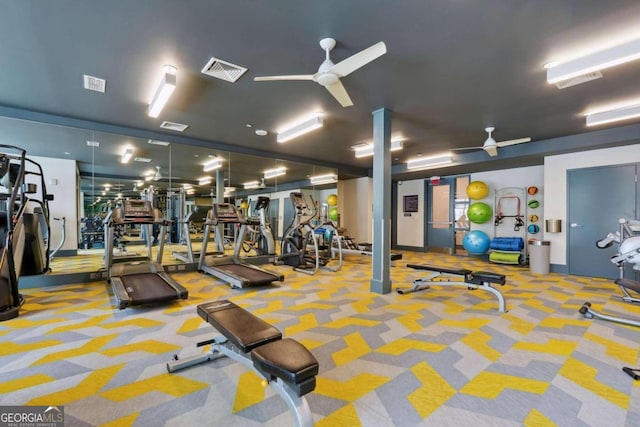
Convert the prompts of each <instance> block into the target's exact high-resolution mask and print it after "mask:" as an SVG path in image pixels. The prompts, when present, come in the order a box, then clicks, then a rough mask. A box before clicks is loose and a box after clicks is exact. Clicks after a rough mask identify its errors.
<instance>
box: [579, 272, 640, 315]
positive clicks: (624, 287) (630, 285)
mask: <svg viewBox="0 0 640 427" xmlns="http://www.w3.org/2000/svg"><path fill="white" fill-rule="evenodd" d="M615 284H616V285H618V287H619V288H620V290H621V291H622V294H623V296H622V300H623V301H624V302H636V303H637V302H640V299H639V298H637V297H634V296H632V295H631V294H630V293H629V291H633V292H634V293H636V294H640V282H638V281H637V280H632V279H625V278H620V279H616V280H615ZM578 311H579V312H580V314H582V315H583V316H584V317H585V318H587V319H594V318H596V319H600V320H608V321H610V322H616V323H621V324H623V325H629V326H640V320H635V319H626V318H624V317H618V316H612V315H610V314H604V313H599V312H597V311H595V310H593V309H592V308H591V303H590V302H585V303H584V304H582V307H580V309H579V310H578Z"/></svg>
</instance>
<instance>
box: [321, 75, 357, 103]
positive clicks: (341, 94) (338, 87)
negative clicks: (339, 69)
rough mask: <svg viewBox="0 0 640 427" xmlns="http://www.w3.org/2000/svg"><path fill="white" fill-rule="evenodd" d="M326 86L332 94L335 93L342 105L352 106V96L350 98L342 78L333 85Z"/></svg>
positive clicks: (334, 95)
mask: <svg viewBox="0 0 640 427" xmlns="http://www.w3.org/2000/svg"><path fill="white" fill-rule="evenodd" d="M325 87H326V88H327V90H328V91H329V92H330V93H331V95H333V97H334V98H335V99H337V100H338V102H339V103H340V105H342V106H343V107H350V106H352V105H353V102H351V98H349V94H348V93H347V90H346V89H345V88H344V86H343V85H342V82H341V81H340V80H338V81H337V82H335V83H334V84H332V85H328V86H325Z"/></svg>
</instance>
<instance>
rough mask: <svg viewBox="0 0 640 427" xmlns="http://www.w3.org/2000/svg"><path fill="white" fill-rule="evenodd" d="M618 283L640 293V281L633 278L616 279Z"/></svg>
mask: <svg viewBox="0 0 640 427" xmlns="http://www.w3.org/2000/svg"><path fill="white" fill-rule="evenodd" d="M615 283H616V285H620V286H623V287H625V288H628V289H631V290H632V291H635V292H638V293H640V282H638V281H637V280H632V279H616V281H615Z"/></svg>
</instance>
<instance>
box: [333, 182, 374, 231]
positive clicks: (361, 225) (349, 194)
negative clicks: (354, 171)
mask: <svg viewBox="0 0 640 427" xmlns="http://www.w3.org/2000/svg"><path fill="white" fill-rule="evenodd" d="M338 212H339V213H340V227H344V228H346V229H347V232H346V234H347V235H348V236H349V237H351V238H352V239H353V241H354V242H358V243H371V241H372V239H373V237H372V227H373V226H372V222H373V178H369V177H362V178H356V179H348V180H343V181H339V182H338Z"/></svg>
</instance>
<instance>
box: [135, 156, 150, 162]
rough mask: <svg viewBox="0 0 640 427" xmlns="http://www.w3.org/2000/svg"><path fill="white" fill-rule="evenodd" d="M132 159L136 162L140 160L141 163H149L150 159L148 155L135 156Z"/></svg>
mask: <svg viewBox="0 0 640 427" xmlns="http://www.w3.org/2000/svg"><path fill="white" fill-rule="evenodd" d="M133 160H135V161H136V162H141V163H151V159H150V158H148V157H136V158H134V159H133Z"/></svg>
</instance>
